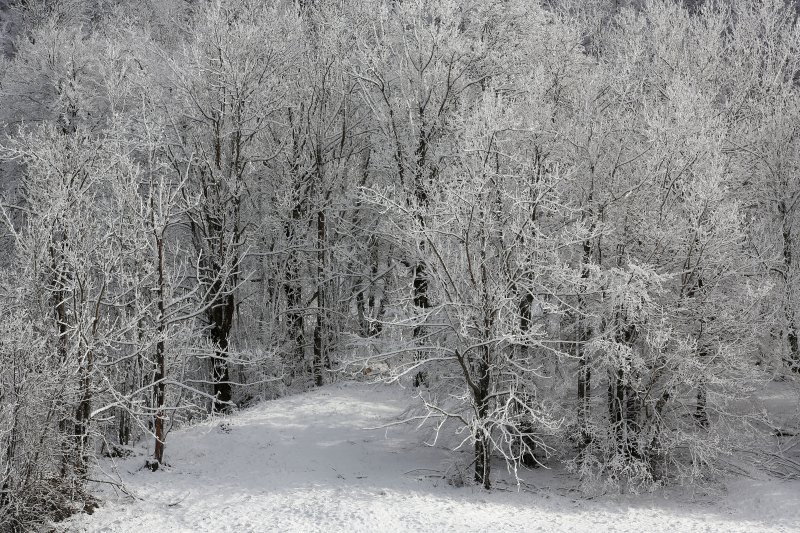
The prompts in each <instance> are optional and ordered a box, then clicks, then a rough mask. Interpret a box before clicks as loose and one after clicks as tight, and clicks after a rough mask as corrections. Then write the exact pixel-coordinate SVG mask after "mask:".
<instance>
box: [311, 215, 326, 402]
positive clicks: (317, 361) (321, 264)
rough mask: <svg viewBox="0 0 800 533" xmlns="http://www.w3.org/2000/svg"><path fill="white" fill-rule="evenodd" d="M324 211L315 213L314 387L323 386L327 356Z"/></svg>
mask: <svg viewBox="0 0 800 533" xmlns="http://www.w3.org/2000/svg"><path fill="white" fill-rule="evenodd" d="M325 233H326V227H325V211H323V210H321V209H320V211H318V212H317V322H316V324H315V326H314V362H313V364H314V385H316V386H317V387H321V386H322V384H323V381H324V380H323V376H322V372H323V366H324V364H325V357H326V355H327V353H326V352H327V346H326V341H327V323H326V322H327V321H326V308H325V306H326V304H327V302H326V298H325Z"/></svg>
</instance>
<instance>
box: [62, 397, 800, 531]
mask: <svg viewBox="0 0 800 533" xmlns="http://www.w3.org/2000/svg"><path fill="white" fill-rule="evenodd" d="M408 403H409V400H408V393H407V392H404V391H399V390H396V389H391V388H388V387H375V386H369V385H364V384H347V385H334V386H328V387H324V388H322V389H318V390H315V391H312V392H309V393H306V394H302V395H298V396H292V397H287V398H283V399H279V400H275V401H271V402H265V403H264V404H262V405H260V406H258V407H255V408H253V409H249V410H246V411H244V412H241V413H238V414H236V415H234V416H231V417H230V418H228V419H225V420H222V421H220V420H216V421H209V422H205V423H203V424H200V425H197V426H194V427H190V428H186V429H183V430H181V431H176V432H174V433H173V434H171V435H170V437H169V442H168V446H169V448H168V450H167V455H168V459H167V461H168V463H169V467H167V468H166V469H164V470H162V471H158V472H155V473H153V472H150V471H147V470H144V469H141V465H142V463H143V461H144V460H143V458H142V457H141V456H139V457H137V458H132V459H128V460H126V461H124V462H119V463H118V464H117V470H118V472H119V475H120V476H121V478H122V480H123V481H124V482H125V484H126V485H127V487H128V488H129V489H130V491H131V492H132V493H133V494H134V495H135V496H136V498H137V499H133V498H130V497H127V496H122V495H120V496H115V495H114V494H113V493H112V492H110V489H108V488H106V489H99V490H104V491H105V492H103V493H102V494H101V497H102V498H104V499H105V500H106V503H105V504H104V505H103V506H102V507H101V508H99V509H98V510H97V511H96V512H95V513H94V515H92V516H87V515H83V516H79V517H75V518H73V519H72V520H71V521H69V522H68V523H67V524H65V525H64V526H65V527H66V529H67V530H68V531H97V532H101V531H102V532H147V533H155V532H159V531H168V532H170V533H179V532H189V531H191V532H196V531H220V532H222V531H231V532H234V531H235V532H243V531H281V532H284V531H298V532H299V531H303V532H310V531H325V532H333V531H348V532H361V531H493V532H495V531H547V532H561V531H587V532H588V531H591V532H594V533H596V532H600V531H612V530H613V531H631V532H639V531H720V532H721V531H725V532H732V531H794V530H796V529H795V528H796V527H798V526H797V524H800V511H799V510H798V507H800V506H797V505H796V503H797V502H798V501H800V499H799V498H798V497H800V483H797V482H795V483H779V482H775V481H754V480H740V481H737V482H735V483H733V484H732V485H731V490H730V491H729V493H728V494H727V495H725V496H720V497H719V498H716V499H711V498H709V497H706V498H704V499H700V500H699V501H689V498H688V496H686V497H675V496H674V495H673V497H672V498H670V499H666V498H665V497H664V496H663V495H660V496H654V495H646V496H638V497H627V496H626V497H603V498H599V499H594V500H582V499H579V498H578V497H577V496H576V493H575V492H574V491H571V490H570V484H571V483H573V482H572V481H570V480H569V479H568V478H567V477H566V476H561V475H558V473H554V472H553V471H545V470H540V471H536V472H532V473H530V474H529V475H528V481H529V482H530V487H531V489H530V490H526V491H521V492H517V491H516V490H515V489H514V490H511V487H510V486H508V485H506V487H508V490H494V491H492V492H485V491H483V490H481V489H478V488H476V487H471V486H466V487H462V488H456V487H453V486H451V485H449V484H447V483H446V482H445V481H444V480H443V479H442V478H441V477H437V476H436V473H437V472H438V473H442V472H443V471H444V470H445V469H446V468H447V465H448V464H450V465H452V464H453V458H454V457H455V456H456V455H457V453H454V452H451V451H449V450H447V449H444V448H441V447H430V446H425V445H424V443H422V439H423V435H421V434H419V433H416V432H414V431H413V428H411V427H409V426H396V427H392V428H390V429H365V428H369V427H375V426H379V425H382V424H385V423H387V422H390V421H392V420H393V419H395V418H396V417H397V416H398V415H399V414H400V413H401V412H402V411H403V410H404V409H405V408H406V407H407V405H408ZM106 466H110V465H106ZM501 470H502V469H501V468H500V467H499V465H498V468H496V470H495V471H496V472H498V474H499V473H501ZM499 486H500V487H501V488H502V487H503V484H502V483H500V484H499ZM533 487H538V489H533Z"/></svg>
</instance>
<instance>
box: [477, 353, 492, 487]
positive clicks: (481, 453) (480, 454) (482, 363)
mask: <svg viewBox="0 0 800 533" xmlns="http://www.w3.org/2000/svg"><path fill="white" fill-rule="evenodd" d="M490 354H491V352H490V348H489V346H483V347H481V348H480V356H479V358H478V359H477V360H476V362H475V365H474V369H475V378H476V379H475V385H476V388H475V390H474V396H475V408H476V411H477V415H478V421H479V423H480V425H481V428H480V429H479V433H478V434H477V435H475V482H476V483H480V484H481V485H483V488H485V489H487V490H488V489H490V488H491V487H492V483H491V477H490V474H491V461H490V451H491V448H490V442H489V436H488V435H487V434H486V431H488V429H486V428H485V427H483V424H484V423H485V421H486V416H487V415H488V412H489V400H488V397H489V387H490V384H491V376H490V374H489V368H490V361H489V357H490Z"/></svg>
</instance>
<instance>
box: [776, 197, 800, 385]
mask: <svg viewBox="0 0 800 533" xmlns="http://www.w3.org/2000/svg"><path fill="white" fill-rule="evenodd" d="M778 211H779V212H780V213H781V215H782V216H783V221H782V234H783V267H784V274H783V281H784V283H783V287H784V312H785V318H786V339H787V341H788V344H789V346H788V347H789V356H788V359H787V361H786V363H787V364H788V365H789V368H790V369H791V370H792V371H793V372H800V345H798V333H797V322H796V317H795V312H794V294H793V293H794V286H793V285H794V279H793V278H794V276H793V272H792V271H793V269H794V265H793V264H792V247H793V246H794V242H793V235H792V220H791V217H790V213H787V209H786V202H785V201H782V202H781V203H780V204H779V206H778Z"/></svg>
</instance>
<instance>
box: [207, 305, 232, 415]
mask: <svg viewBox="0 0 800 533" xmlns="http://www.w3.org/2000/svg"><path fill="white" fill-rule="evenodd" d="M234 311H235V300H234V297H233V294H223V295H222V296H220V297H218V300H217V303H216V305H213V306H212V307H211V309H210V311H209V313H210V319H211V320H210V322H211V331H210V338H211V342H212V343H213V344H214V346H215V350H214V360H213V366H214V368H213V378H214V379H213V381H214V398H215V400H214V411H216V412H224V411H227V410H229V409H230V402H231V398H232V389H231V382H230V371H229V369H228V339H229V336H230V332H231V327H232V326H233V315H234Z"/></svg>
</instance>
